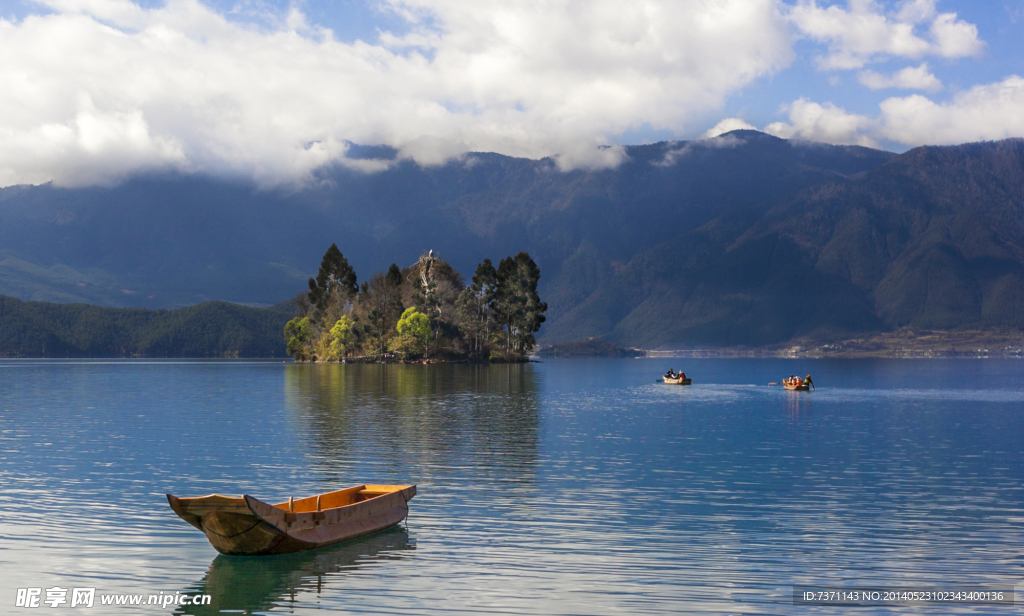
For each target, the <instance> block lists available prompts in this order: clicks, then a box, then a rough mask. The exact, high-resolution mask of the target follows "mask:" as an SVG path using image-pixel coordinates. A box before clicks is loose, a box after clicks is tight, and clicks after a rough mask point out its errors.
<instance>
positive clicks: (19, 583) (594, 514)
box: [0, 359, 1024, 614]
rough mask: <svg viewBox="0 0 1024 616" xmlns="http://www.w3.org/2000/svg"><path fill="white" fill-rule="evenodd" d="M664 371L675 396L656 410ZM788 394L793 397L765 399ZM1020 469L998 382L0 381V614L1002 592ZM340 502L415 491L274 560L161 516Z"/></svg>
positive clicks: (873, 375)
mask: <svg viewBox="0 0 1024 616" xmlns="http://www.w3.org/2000/svg"><path fill="white" fill-rule="evenodd" d="M670 366H672V367H675V368H681V369H684V370H685V371H686V372H687V373H688V376H691V377H693V379H694V385H693V386H691V387H679V386H667V385H663V384H656V383H655V380H656V379H657V378H658V376H659V375H660V374H662V373H664V372H665V370H666V369H667V368H668V367H670ZM807 372H811V373H812V374H813V375H814V380H815V382H816V383H817V385H818V386H819V387H818V390H817V391H815V392H811V393H796V392H785V391H783V390H781V388H779V387H769V386H767V383H768V382H770V381H779V380H781V378H782V377H784V376H788V375H789V374H790V373H798V374H806V373H807ZM1022 450H1024V361H1020V360H1005V361H1004V360H994V359H990V360H948V361H947V360H921V361H913V360H892V361H888V360H817V361H815V360H741V359H729V360H709V359H700V360H697V359H685V360H682V359H674V360H666V359H657V360H647V359H643V360H560V361H545V362H544V363H539V364H530V365H525V366H359V365H356V366H337V365H331V366H308V365H295V364H290V363H289V364H284V363H271V362H264V363H260V362H230V361H216V362H146V361H123V362H108V361H92V362H65V361H0V570H2V573H3V575H2V576H0V605H6V606H8V607H7V608H4V609H3V610H2V611H3V612H4V613H26V614H29V613H36V612H37V611H38V612H41V613H83V614H103V613H108V612H113V613H170V612H171V611H172V608H167V609H161V608H159V607H143V608H120V609H118V608H113V607H102V606H99V605H96V606H95V607H93V608H92V609H91V610H88V609H83V608H74V609H71V608H67V607H65V608H63V609H62V608H57V609H51V608H49V607H45V606H44V607H42V608H37V609H36V610H31V609H24V610H16V609H14V608H13V606H14V604H15V596H16V592H17V589H18V588H23V587H43V588H47V587H52V586H59V587H64V588H68V587H95V588H96V589H97V595H99V594H107V593H138V594H147V595H148V594H156V593H159V592H161V591H163V592H165V593H168V592H169V593H174V592H176V591H180V592H186V593H190V594H196V593H204V594H210V595H212V601H213V604H212V605H211V606H206V607H202V608H200V607H196V608H193V607H189V608H182V607H178V608H176V609H174V612H175V613H179V614H216V613H221V612H222V611H223V612H226V613H250V614H257V613H288V614H314V613H323V611H324V610H331V611H341V612H364V613H390V614H418V613H438V612H444V613H454V614H459V613H501V614H667V613H687V612H705V613H716V614H717V613H734V614H792V613H807V614H833V613H836V614H837V613H841V609H840V608H823V607H808V606H794V605H793V604H792V587H793V586H794V585H818V586H825V585H828V586H849V587H851V588H853V587H858V586H867V585H874V586H886V587H894V586H900V587H922V586H926V587H929V588H931V587H935V586H947V585H957V586H964V585H979V586H984V587H988V588H993V589H995V588H1001V589H1009V590H1011V591H1012V590H1013V588H1014V587H1015V586H1016V585H1018V584H1021V583H1022V582H1024V460H1022V455H1021V454H1022ZM360 483H385V484H388V483H415V484H416V485H417V486H418V489H419V494H418V495H417V496H416V498H415V499H413V500H412V501H411V502H410V511H411V513H410V517H409V519H408V521H407V522H405V523H403V524H402V525H401V527H400V528H397V529H394V530H392V531H389V532H385V533H381V534H378V535H375V536H371V537H368V538H364V539H361V540H356V541H354V542H350V543H347V544H343V545H340V546H336V547H333V548H326V549H322V550H317V551H313V552H307V553H302V554H297V555H287V556H278V557H256V558H241V557H227V556H218V555H217V553H216V552H215V551H214V550H213V548H212V547H210V545H209V544H208V543H207V541H206V538H205V537H204V536H203V535H202V534H201V533H200V532H198V531H196V530H195V529H193V528H192V527H191V526H189V525H187V524H186V523H185V522H183V521H181V520H180V519H179V518H178V517H177V516H176V515H174V513H173V512H172V511H171V510H170V508H169V507H168V506H167V501H166V499H165V497H164V494H165V493H167V492H171V493H174V494H177V495H184V496H198V495H204V494H209V493H211V492H218V493H222V494H229V495H237V494H241V493H243V492H245V493H250V494H252V495H254V496H256V497H259V498H262V499H265V500H271V501H274V502H276V501H278V500H286V499H287V497H288V496H291V495H294V496H306V495H310V494H315V493H318V492H324V491H328V490H331V489H336V488H340V487H345V486H349V485H356V484H360ZM97 603H98V601H97ZM1022 609H1024V608H1021V607H1020V606H1019V605H1018V606H1017V607H1009V608H1008V607H1006V606H995V607H993V606H970V605H958V606H944V607H942V608H936V607H929V608H921V609H920V610H918V611H922V612H925V613H950V612H960V613H983V614H994V613H1006V612H1007V610H1011V611H1012V610H1018V611H1021V610H1022ZM906 610H907V607H906V606H899V607H894V608H892V610H891V611H892V613H902V612H905V611H906ZM885 611H886V610H885V609H883V608H860V609H858V610H857V611H856V613H872V612H876V613H877V612H885Z"/></svg>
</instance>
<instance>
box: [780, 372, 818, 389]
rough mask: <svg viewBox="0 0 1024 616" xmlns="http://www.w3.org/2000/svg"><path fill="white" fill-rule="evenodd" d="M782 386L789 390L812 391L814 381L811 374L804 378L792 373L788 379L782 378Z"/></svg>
mask: <svg viewBox="0 0 1024 616" xmlns="http://www.w3.org/2000/svg"><path fill="white" fill-rule="evenodd" d="M782 386H783V387H785V388H786V389H788V390H789V391H810V390H811V388H812V387H814V381H813V380H812V379H811V375H809V374H808V375H807V376H806V377H804V378H800V377H798V376H796V375H793V374H791V375H789V378H788V379H782Z"/></svg>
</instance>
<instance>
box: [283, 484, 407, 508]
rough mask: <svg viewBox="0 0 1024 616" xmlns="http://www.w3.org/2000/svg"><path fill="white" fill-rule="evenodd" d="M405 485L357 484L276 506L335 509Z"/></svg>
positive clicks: (390, 491) (396, 489) (397, 489)
mask: <svg viewBox="0 0 1024 616" xmlns="http://www.w3.org/2000/svg"><path fill="white" fill-rule="evenodd" d="M404 487H406V486H368V485H362V486H355V487H353V488H345V489H344V490H337V491H335V492H327V493H325V494H317V495H316V496H308V497H306V498H296V499H293V500H288V501H285V502H283V503H275V504H274V507H277V508H278V509H284V510H285V511H290V512H292V513H307V512H310V511H323V510H325V509H334V508H336V507H345V506H346V505H354V504H356V503H361V502H363V501H366V500H370V499H371V498H377V497H378V496H384V495H385V494H391V493H392V492H397V491H399V490H401V489H402V488H404Z"/></svg>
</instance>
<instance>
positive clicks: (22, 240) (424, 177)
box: [0, 131, 1024, 348]
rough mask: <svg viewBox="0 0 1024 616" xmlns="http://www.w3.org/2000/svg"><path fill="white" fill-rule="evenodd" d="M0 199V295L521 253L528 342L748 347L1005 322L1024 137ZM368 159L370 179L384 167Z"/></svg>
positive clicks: (129, 288)
mask: <svg viewBox="0 0 1024 616" xmlns="http://www.w3.org/2000/svg"><path fill="white" fill-rule="evenodd" d="M357 152H358V155H359V156H360V157H362V158H369V159H380V162H382V163H387V168H386V169H384V170H382V171H378V172H375V173H365V172H362V171H357V170H354V169H352V168H349V167H346V166H342V165H339V166H334V167H330V168H325V169H322V170H321V171H320V172H318V173H317V174H316V176H315V177H314V178H312V179H311V180H310V181H309V182H307V183H306V184H303V185H301V186H292V187H278V188H274V189H262V188H260V187H258V186H255V185H253V184H249V183H245V182H238V181H226V180H219V179H215V178H208V177H201V176H166V175H164V176H148V177H137V178H134V179H132V180H130V181H128V182H126V183H124V184H121V185H118V186H113V187H91V188H78V189H72V188H59V187H54V186H50V185H44V186H16V187H10V188H6V189H2V190H0V294H4V295H10V296H13V297H17V298H20V299H24V300H37V301H50V302H82V303H92V304H98V305H103V306H121V307H150V308H174V307H180V306H187V305H191V304H197V303H199V302H203V301H207V300H214V299H216V300H224V301H229V302H235V303H244V304H250V305H270V304H275V303H277V302H280V301H282V300H284V299H286V298H289V297H292V296H294V295H295V294H296V293H298V292H299V291H301V290H302V289H303V288H304V287H305V280H306V279H307V278H308V277H309V276H311V275H313V274H315V273H316V270H317V265H318V263H319V260H320V257H321V255H322V254H323V252H324V250H325V249H326V248H327V246H329V245H330V244H331V243H332V242H336V243H337V244H338V246H339V247H340V248H341V250H342V252H343V253H344V254H345V256H346V257H347V258H348V259H349V261H350V262H351V263H352V265H353V266H354V267H355V269H356V271H357V272H358V274H359V277H360V280H362V279H366V278H369V276H370V275H372V274H373V272H375V271H382V270H385V269H387V267H388V265H390V264H391V263H392V262H395V263H397V264H398V265H400V266H403V267H404V266H406V265H409V264H410V263H412V262H414V261H415V260H416V258H417V257H418V256H419V255H420V254H421V253H423V252H425V251H426V250H428V249H433V250H435V252H436V253H437V254H439V255H440V256H441V257H442V258H443V259H445V260H446V261H448V262H449V263H451V264H452V265H453V266H455V267H456V268H457V269H458V270H459V271H461V272H462V273H463V274H465V275H471V274H472V272H473V270H474V269H475V267H476V265H477V263H479V262H480V261H481V260H483V259H484V258H490V259H491V260H492V261H497V260H498V259H500V258H502V257H504V256H508V255H512V254H515V253H516V252H518V251H519V250H525V251H527V252H529V253H530V255H531V256H532V257H533V258H534V259H535V260H536V262H537V264H538V265H539V266H540V269H541V286H540V292H541V296H542V298H543V299H544V300H545V301H547V302H548V304H549V311H548V320H547V323H545V325H544V328H543V329H542V330H541V332H540V337H539V340H540V341H541V342H543V343H553V342H560V341H567V340H577V339H583V338H589V337H600V338H604V339H606V340H610V341H612V342H616V343H619V344H622V345H626V346H631V347H632V346H640V347H644V348H659V347H660V348H685V347H688V346H693V345H710V346H715V345H719V346H725V345H730V346H741V345H748V346H758V345H769V344H778V343H782V342H785V341H787V340H791V339H794V338H801V337H802V338H813V339H819V340H831V339H839V338H843V337H848V336H852V335H859V334H862V333H870V332H879V331H889V330H893V329H897V328H900V327H904V326H914V327H921V328H936V329H957V328H965V327H974V328H978V327H982V328H984V327H1002V328H1006V327H1010V328H1024V286H1022V283H1024V219H1022V211H1021V209H1022V208H1024V140H1006V141H1000V142H994V143H978V144H967V145H961V146H952V147H921V148H916V149H913V150H910V151H908V152H906V153H903V154H893V153H890V152H885V151H880V150H873V149H869V148H863V147H857V146H832V145H824V144H818V143H807V142H797V141H787V140H783V139H778V138H775V137H772V136H769V135H766V134H763V133H759V132H756V131H734V132H732V133H727V134H726V135H723V136H720V137H717V138H715V139H710V140H701V141H693V142H663V143H657V144H650V145H643V146H631V147H628V148H626V151H625V153H626V158H625V161H624V162H623V163H622V164H621V165H619V166H618V167H616V168H614V169H600V170H586V169H577V170H572V171H561V170H559V168H558V167H557V165H556V163H555V161H553V160H550V159H542V160H529V159H518V158H510V157H507V156H501V155H497V154H487V153H473V154H467V155H466V156H464V157H462V158H459V159H457V160H452V161H449V162H448V163H446V164H443V165H439V166H433V167H423V166H419V165H416V164H414V163H412V162H410V161H407V160H397V159H395V152H394V151H393V150H390V149H388V148H363V149H361V150H357ZM382 166H384V165H382Z"/></svg>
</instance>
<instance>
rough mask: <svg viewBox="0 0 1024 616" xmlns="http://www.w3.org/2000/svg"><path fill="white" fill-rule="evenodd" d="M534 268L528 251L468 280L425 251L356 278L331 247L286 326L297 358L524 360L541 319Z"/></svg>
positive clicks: (486, 263) (484, 266) (479, 269)
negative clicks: (402, 265) (405, 261)
mask: <svg viewBox="0 0 1024 616" xmlns="http://www.w3.org/2000/svg"><path fill="white" fill-rule="evenodd" d="M539 279H540V269H539V268H538V267H537V264H536V263H534V261H533V259H531V258H530V256H529V255H528V254H527V253H525V252H520V253H518V254H517V255H516V256H515V257H507V258H505V259H502V260H501V262H500V264H499V267H498V268H497V269H495V268H494V265H493V264H492V263H491V261H490V259H484V261H483V263H481V264H480V265H479V266H478V267H477V269H476V273H475V274H474V276H473V280H472V283H471V284H470V285H469V286H468V287H467V286H466V284H465V282H464V279H463V277H462V275H461V274H459V272H457V271H456V270H455V269H454V268H453V267H452V266H451V265H449V264H448V263H446V262H445V261H443V260H442V259H441V258H440V257H438V256H437V255H436V254H434V252H433V251H429V252H427V253H425V254H423V255H422V256H421V257H420V258H419V259H418V260H417V261H416V263H414V264H413V265H411V266H409V267H407V268H405V269H399V267H398V266H397V265H395V264H392V265H391V267H390V268H389V269H388V271H387V272H378V273H376V274H374V275H373V276H372V277H371V278H370V279H369V280H368V281H366V282H363V284H362V285H357V277H356V273H355V270H354V269H352V267H351V266H350V265H349V263H348V260H347V259H346V258H345V257H344V255H342V253H341V251H340V250H339V249H338V247H337V246H336V245H335V244H331V246H330V248H328V250H327V252H326V253H325V254H324V257H323V259H322V260H321V263H320V270H319V272H318V273H317V276H316V278H311V279H310V281H309V292H308V293H307V294H306V295H305V296H304V297H302V298H300V299H301V300H302V301H299V302H297V304H298V308H299V314H298V315H297V316H296V317H295V318H294V319H292V320H291V321H289V322H288V324H287V325H286V326H285V339H286V342H287V345H288V347H287V348H288V353H289V354H291V355H292V356H293V357H295V360H296V361H340V360H344V359H345V358H349V357H355V356H361V357H363V360H364V361H365V360H366V359H370V360H373V359H376V360H378V361H384V360H386V359H387V358H388V357H389V355H388V352H389V351H390V352H392V353H397V354H398V355H399V356H400V357H401V358H402V359H419V358H428V359H432V360H434V359H436V360H445V361H512V362H515V361H525V359H526V357H527V356H528V355H529V354H530V352H531V351H532V350H533V347H534V344H535V340H534V336H533V334H534V333H536V332H537V331H538V330H539V329H540V326H541V324H542V323H543V322H544V315H543V313H544V311H545V310H547V304H545V303H544V302H542V301H541V300H540V297H539V296H538V294H537V282H538V280H539Z"/></svg>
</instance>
